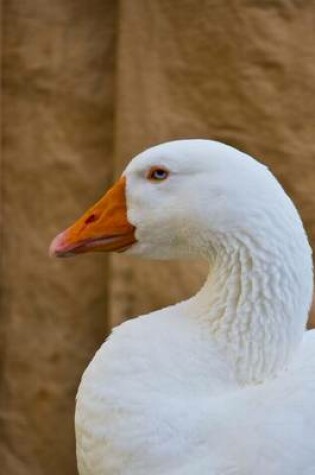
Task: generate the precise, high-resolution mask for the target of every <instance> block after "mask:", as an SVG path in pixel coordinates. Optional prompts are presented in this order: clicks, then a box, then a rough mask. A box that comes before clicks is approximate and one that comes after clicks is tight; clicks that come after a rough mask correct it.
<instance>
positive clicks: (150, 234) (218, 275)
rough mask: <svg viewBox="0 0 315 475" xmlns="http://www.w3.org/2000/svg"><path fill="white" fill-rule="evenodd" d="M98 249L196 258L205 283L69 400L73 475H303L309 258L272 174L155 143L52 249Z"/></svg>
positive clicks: (131, 334) (113, 354) (313, 442)
mask: <svg viewBox="0 0 315 475" xmlns="http://www.w3.org/2000/svg"><path fill="white" fill-rule="evenodd" d="M95 250H96V251H102V250H104V251H108V250H118V251H122V250H124V251H125V252H126V253H128V254H133V255H139V256H144V257H150V258H158V259H173V258H174V259H175V258H187V257H189V258H200V257H203V258H205V259H207V260H208V261H209V267H210V272H209V276H208V279H207V281H206V283H205V285H204V286H203V288H202V289H201V290H200V292H199V293H197V295H195V296H194V297H193V298H191V299H189V300H187V301H184V302H181V303H179V304H178V305H175V306H171V307H167V308H164V309H163V310H159V311H157V312H153V313H150V314H149V315H146V316H142V317H139V318H136V319H133V320H131V321H128V322H126V323H124V324H122V325H120V326H119V327H118V328H116V329H115V330H114V332H113V333H112V335H111V336H110V337H109V339H108V340H107V341H106V342H105V343H104V344H103V345H102V347H101V348H100V350H99V351H98V352H97V354H96V355H95V357H94V359H93V360H92V362H91V364H90V365H89V367H88V368H87V370H86V371H85V373H84V375H83V378H82V382H81V385H80V388H79V391H78V396H77V408H76V418H75V422H76V437H77V457H78V465H79V472H80V474H81V475H175V474H176V475H254V474H255V475H314V474H315V332H314V331H308V332H306V331H305V324H306V321H307V316H308V311H309V307H310V302H311V296H312V259H311V250H310V247H309V244H308V241H307V238H306V235H305V232H304V229H303V226H302V223H301V220H300V218H299V215H298V213H297V211H296V209H295V207H294V205H293V204H292V202H291V200H290V199H289V198H288V196H287V195H286V194H285V192H284V191H283V189H282V188H281V186H280V185H279V183H278V182H277V180H276V179H275V178H274V177H273V175H272V174H271V173H270V172H269V170H268V169H267V168H266V167H265V166H263V165H261V164H260V163H258V162H256V161H255V160H254V159H252V158H251V157H249V156H248V155H246V154H244V153H241V152H239V151H237V150H235V149H233V148H231V147H229V146H226V145H223V144H221V143H217V142H213V141H208V140H182V141H175V142H170V143H166V144H163V145H160V146H157V147H153V148H151V149H149V150H147V151H145V152H143V153H141V154H140V155H138V156H137V157H136V158H134V159H133V160H132V161H131V163H130V164H129V166H128V167H127V169H126V170H125V172H124V174H123V175H122V177H121V178H120V180H119V181H118V182H117V183H116V185H114V187H113V188H112V189H111V190H110V191H109V192H108V193H107V194H106V195H105V197H104V198H102V199H101V200H100V201H99V202H98V203H97V204H96V205H95V206H94V207H92V208H91V209H90V210H89V211H88V212H87V213H85V214H84V215H83V217H82V218H81V219H80V220H79V221H78V222H76V223H75V224H74V225H73V226H71V227H70V228H69V229H68V230H66V231H64V232H63V233H62V234H60V235H59V236H57V238H55V240H54V241H53V243H52V245H51V252H52V253H53V254H54V255H56V256H66V255H69V254H78V253H82V252H88V251H95ZM142 291H145V289H142Z"/></svg>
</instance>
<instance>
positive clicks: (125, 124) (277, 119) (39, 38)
mask: <svg viewBox="0 0 315 475" xmlns="http://www.w3.org/2000/svg"><path fill="white" fill-rule="evenodd" d="M3 40H4V41H3V58H4V60H3V84H4V99H3V109H4V122H3V151H4V153H3V155H2V161H1V170H2V181H1V190H2V201H1V218H2V233H1V241H2V242H1V244H2V260H1V285H2V294H1V295H2V299H1V316H2V319H1V338H2V345H1V352H2V354H1V356H2V358H1V416H2V422H3V424H2V425H1V430H2V431H3V433H2V439H1V442H2V445H1V452H0V453H1V454H2V455H3V456H4V460H5V469H4V473H5V474H6V475H55V474H56V473H60V474H65V475H70V474H74V473H75V457H74V438H73V411H74V397H75V392H76V388H77V385H78V381H79V378H80V375H81V373H82V371H83V369H84V367H85V366H86V365H87V362H88V361H89V359H90V358H91V356H92V355H93V353H94V352H95V349H96V348H97V347H98V346H99V345H100V343H101V342H102V340H103V339H104V337H105V335H106V333H107V332H108V330H109V328H110V327H111V326H112V325H113V324H117V323H118V322H120V321H121V320H122V319H123V318H125V317H126V316H127V315H128V316H130V315H137V314H139V313H142V312H145V311H148V310H152V309H154V308H156V307H159V306H161V305H165V304H168V303H170V302H173V301H176V300H179V299H181V298H183V297H184V296H187V295H189V294H190V293H191V292H193V291H194V290H195V289H196V288H197V287H198V285H200V282H201V280H202V277H203V275H204V273H205V266H204V265H203V264H201V263H195V264H191V263H189V264H187V263H157V264H155V267H154V273H153V272H152V264H151V263H150V262H139V261H135V260H132V259H129V258H127V257H125V256H117V257H114V258H112V259H111V261H110V262H108V259H107V257H106V256H101V257H100V256H83V257H81V258H80V259H77V260H67V261H62V262H61V261H57V260H50V259H49V258H48V257H47V247H48V245H49V241H50V240H51V238H52V237H53V236H54V234H56V233H57V232H58V231H60V230H61V229H63V228H64V227H65V226H66V225H67V224H68V223H70V222H71V221H73V219H74V218H76V217H77V216H78V215H80V214H81V212H82V211H83V210H84V209H85V208H86V207H87V206H88V205H89V204H90V203H92V202H93V201H95V200H96V199H97V198H98V197H99V196H100V195H101V194H102V193H103V191H104V190H105V189H106V187H107V186H108V185H109V183H110V182H111V181H112V179H113V178H114V177H115V176H116V175H118V174H119V173H120V172H121V171H122V169H123V167H124V165H125V163H126V162H127V161H128V160H129V158H130V157H131V156H132V155H134V154H135V153H136V152H138V151H140V150H142V149H143V148H145V147H147V146H148V145H151V144H155V143H158V142H162V141H165V140H169V139H174V138H184V137H205V138H215V139H218V140H222V141H225V142H228V143H230V144H232V145H235V146H237V147H239V148H241V149H242V150H245V151H247V152H249V153H251V154H252V155H254V156H256V157H258V158H260V159H261V160H262V161H264V162H265V163H267V164H268V165H269V166H270V167H271V168H272V170H273V171H274V172H275V174H276V175H277V176H278V177H279V179H280V180H281V182H282V183H283V184H284V185H285V187H286V189H287V190H288V192H289V193H290V195H291V196H292V197H293V199H294V200H295V202H296V203H297V205H298V207H299V209H300V210H301V212H302V216H303V219H304V221H305V224H306V227H307V230H308V233H309V236H310V239H311V241H312V243H313V244H314V243H315V212H314V210H315V206H314V205H315V196H314V192H313V188H314V184H315V166H314V156H315V141H314V139H313V135H314V110H315V49H314V41H315V3H314V2H313V1H305V2H303V1H298V0H296V1H293V0H292V1H289V0H288V1H280V0H279V1H273V0H264V1H263V0H247V1H245V0H243V1H241V0H232V1H229V2H224V1H221V0H220V1H219V0H216V1H215V0H207V1H205V2H196V1H195V0H181V1H180V0H173V1H172V2H170V1H169V0H152V1H150V2H148V1H146V0H132V1H130V0H129V1H128V0H121V1H120V2H119V4H118V2H117V1H114V0H55V1H54V2H51V1H49V0H6V1H4V4H3ZM187 267H188V269H187Z"/></svg>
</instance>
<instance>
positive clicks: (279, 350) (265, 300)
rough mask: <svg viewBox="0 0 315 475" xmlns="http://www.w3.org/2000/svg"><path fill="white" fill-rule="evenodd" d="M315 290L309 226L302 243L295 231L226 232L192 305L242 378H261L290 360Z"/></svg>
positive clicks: (198, 318)
mask: <svg viewBox="0 0 315 475" xmlns="http://www.w3.org/2000/svg"><path fill="white" fill-rule="evenodd" d="M298 237H299V238H298ZM266 243H268V245H266ZM311 294H312V265H311V260H310V250H309V246H308V242H307V239H306V237H305V234H304V231H303V242H302V244H301V236H295V235H294V233H293V234H291V235H286V236H285V235H284V236H282V239H281V240H279V237H278V236H277V235H275V236H274V237H270V238H269V239H268V240H266V239H263V240H260V239H253V238H251V237H249V236H247V235H241V236H233V237H231V235H229V237H228V238H227V237H224V236H220V246H218V247H217V248H216V251H215V255H214V256H212V259H211V261H210V273H209V275H208V278H207V280H206V283H205V284H204V286H203V288H202V289H201V290H200V292H199V293H198V294H197V295H196V296H195V297H194V298H193V299H191V301H190V303H189V306H188V307H189V313H191V315H193V314H194V318H197V321H198V322H199V323H200V324H202V325H203V326H204V327H205V328H204V331H208V332H209V336H210V337H211V338H214V339H215V340H216V341H217V342H218V343H219V344H220V346H221V347H222V349H223V351H224V352H225V353H226V355H227V357H228V358H229V359H230V362H231V364H232V365H233V366H234V370H235V372H236V375H237V378H238V379H239V381H240V382H242V383H249V382H260V381H263V380H265V379H267V378H269V377H272V376H274V375H276V374H277V373H278V372H279V371H281V370H283V369H284V368H285V367H286V366H287V364H288V363H289V361H290V359H291V357H292V355H293V354H294V351H295V350H296V348H297V346H298V344H299V342H300V341H301V339H302V336H303V333H304V330H305V324H306V321H307V316H308V310H309V306H310V300H311ZM196 314H197V317H196Z"/></svg>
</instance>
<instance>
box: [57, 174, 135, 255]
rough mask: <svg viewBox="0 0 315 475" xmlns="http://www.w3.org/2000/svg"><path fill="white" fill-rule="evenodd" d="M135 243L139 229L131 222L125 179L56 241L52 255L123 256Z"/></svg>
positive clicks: (119, 181)
mask: <svg viewBox="0 0 315 475" xmlns="http://www.w3.org/2000/svg"><path fill="white" fill-rule="evenodd" d="M135 242H136V238H135V227H134V226H133V225H132V224H130V223H129V221H128V218H127V205H126V178H125V177H121V178H120V179H119V180H118V181H117V182H116V183H115V185H114V186H113V187H112V188H110V189H109V190H108V192H107V193H106V194H105V195H104V196H103V198H101V199H100V200H99V201H98V202H97V203H96V204H95V205H94V206H92V207H91V208H90V209H89V210H88V211H86V213H84V214H83V216H82V217H81V218H80V219H78V221H76V222H75V223H74V224H72V226H70V227H69V228H68V229H66V230H65V231H63V232H62V233H60V234H58V236H56V237H55V239H54V240H53V241H52V243H51V245H50V249H49V253H50V255H51V256H55V257H68V256H72V255H76V254H82V253H86V252H97V251H98V252H102V251H103V252H109V251H117V252H123V251H125V250H127V249H128V248H129V247H130V246H132V244H134V243H135Z"/></svg>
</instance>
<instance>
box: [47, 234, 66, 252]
mask: <svg viewBox="0 0 315 475" xmlns="http://www.w3.org/2000/svg"><path fill="white" fill-rule="evenodd" d="M65 244H66V243H65V231H63V232H62V233H60V234H58V235H57V236H56V237H55V238H54V239H53V240H52V242H51V244H50V246H49V256H50V257H62V255H63V252H64V249H65Z"/></svg>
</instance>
